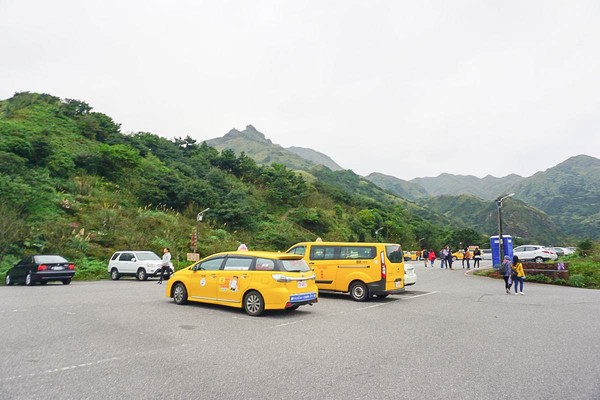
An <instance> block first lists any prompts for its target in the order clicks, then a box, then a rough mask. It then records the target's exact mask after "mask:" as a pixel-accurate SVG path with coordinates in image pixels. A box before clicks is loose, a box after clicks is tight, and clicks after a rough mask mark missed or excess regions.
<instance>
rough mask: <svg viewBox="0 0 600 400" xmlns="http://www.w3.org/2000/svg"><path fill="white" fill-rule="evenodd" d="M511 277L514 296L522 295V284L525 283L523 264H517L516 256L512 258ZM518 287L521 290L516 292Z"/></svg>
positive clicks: (517, 258)
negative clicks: (513, 285)
mask: <svg viewBox="0 0 600 400" xmlns="http://www.w3.org/2000/svg"><path fill="white" fill-rule="evenodd" d="M512 277H513V281H514V284H515V294H522V295H524V294H525V293H523V283H524V282H525V271H524V270H523V264H521V263H520V262H519V257H517V256H513V261H512ZM519 285H520V286H521V290H518V287H519Z"/></svg>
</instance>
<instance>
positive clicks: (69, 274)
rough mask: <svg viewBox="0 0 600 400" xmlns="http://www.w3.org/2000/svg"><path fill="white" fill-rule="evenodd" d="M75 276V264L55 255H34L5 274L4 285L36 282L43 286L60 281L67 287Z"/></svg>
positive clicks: (24, 259)
mask: <svg viewBox="0 0 600 400" xmlns="http://www.w3.org/2000/svg"><path fill="white" fill-rule="evenodd" d="M73 275H75V264H73V263H71V262H69V261H67V260H66V259H65V258H63V257H61V256H57V255H36V256H28V257H25V258H23V259H22V260H21V261H19V262H18V263H17V264H15V266H14V267H12V268H11V269H9V270H8V272H7V273H6V285H7V286H10V285H13V284H15V283H24V284H25V285H27V286H29V285H33V284H34V283H36V282H39V283H41V284H42V285H45V284H46V283H48V282H50V281H61V282H62V283H63V284H65V285H68V284H69V283H71V279H73Z"/></svg>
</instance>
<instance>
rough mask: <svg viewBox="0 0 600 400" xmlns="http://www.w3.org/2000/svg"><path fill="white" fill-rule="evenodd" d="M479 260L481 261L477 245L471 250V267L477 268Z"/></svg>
mask: <svg viewBox="0 0 600 400" xmlns="http://www.w3.org/2000/svg"><path fill="white" fill-rule="evenodd" d="M480 261H481V250H479V247H475V250H473V269H475V268H479V262H480Z"/></svg>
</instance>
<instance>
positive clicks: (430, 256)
mask: <svg viewBox="0 0 600 400" xmlns="http://www.w3.org/2000/svg"><path fill="white" fill-rule="evenodd" d="M434 261H435V251H433V249H429V262H430V263H431V268H433V262H434Z"/></svg>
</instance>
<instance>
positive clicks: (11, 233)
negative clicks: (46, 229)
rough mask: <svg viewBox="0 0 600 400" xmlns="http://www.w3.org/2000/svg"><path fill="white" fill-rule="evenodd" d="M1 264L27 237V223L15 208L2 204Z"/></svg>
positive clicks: (0, 221)
mask: <svg viewBox="0 0 600 400" xmlns="http://www.w3.org/2000/svg"><path fill="white" fill-rule="evenodd" d="M0 215H2V218H0V263H2V260H3V259H4V256H5V255H6V254H8V253H9V252H10V251H11V250H13V249H14V250H18V244H19V242H21V241H22V240H23V239H24V238H25V236H26V235H27V223H26V222H25V220H24V219H23V217H22V216H21V215H20V214H19V213H18V212H17V210H15V209H14V208H13V207H11V206H9V205H7V204H0Z"/></svg>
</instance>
